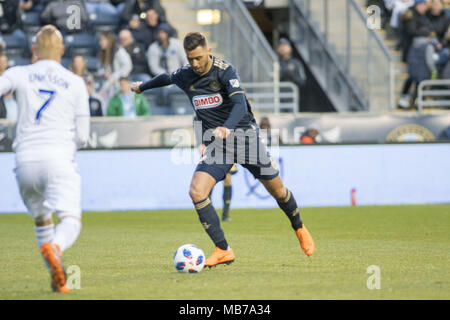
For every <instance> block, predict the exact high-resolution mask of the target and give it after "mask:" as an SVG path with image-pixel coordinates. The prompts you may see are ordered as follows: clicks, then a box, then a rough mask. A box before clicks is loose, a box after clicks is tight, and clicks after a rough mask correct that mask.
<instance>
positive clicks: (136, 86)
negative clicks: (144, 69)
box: [131, 81, 142, 93]
mask: <svg viewBox="0 0 450 320" xmlns="http://www.w3.org/2000/svg"><path fill="white" fill-rule="evenodd" d="M141 84H142V81H138V82H133V83H132V84H131V91H134V92H136V93H141V90H139V86H140V85H141Z"/></svg>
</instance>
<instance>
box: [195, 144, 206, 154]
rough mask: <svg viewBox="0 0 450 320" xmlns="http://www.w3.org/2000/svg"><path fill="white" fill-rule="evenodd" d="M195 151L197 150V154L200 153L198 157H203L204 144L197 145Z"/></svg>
mask: <svg viewBox="0 0 450 320" xmlns="http://www.w3.org/2000/svg"><path fill="white" fill-rule="evenodd" d="M197 150H198V152H200V155H204V154H205V151H206V146H205V144H203V143H202V144H201V145H199V146H198V147H197Z"/></svg>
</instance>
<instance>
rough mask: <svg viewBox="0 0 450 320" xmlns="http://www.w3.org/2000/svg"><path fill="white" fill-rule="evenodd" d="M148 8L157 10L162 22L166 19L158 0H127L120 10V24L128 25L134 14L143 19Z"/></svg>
mask: <svg viewBox="0 0 450 320" xmlns="http://www.w3.org/2000/svg"><path fill="white" fill-rule="evenodd" d="M149 8H153V9H155V10H156V11H157V12H158V15H159V17H160V20H161V21H162V22H165V21H166V11H165V10H164V8H163V6H161V4H160V2H159V0H128V1H126V4H125V6H124V8H123V11H122V24H123V25H128V24H129V22H130V20H132V18H133V17H135V16H137V17H139V18H140V19H142V20H145V17H146V15H147V13H146V12H147V10H148V9H149Z"/></svg>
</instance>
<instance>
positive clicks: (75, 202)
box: [14, 161, 81, 221]
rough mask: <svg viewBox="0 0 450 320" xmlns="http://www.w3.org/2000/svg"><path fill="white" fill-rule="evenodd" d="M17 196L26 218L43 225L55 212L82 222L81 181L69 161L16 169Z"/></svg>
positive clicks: (74, 166) (19, 166) (74, 164)
mask: <svg viewBox="0 0 450 320" xmlns="http://www.w3.org/2000/svg"><path fill="white" fill-rule="evenodd" d="M14 171H15V173H16V179H17V183H18V184H19V190H20V195H21V197H22V200H23V202H24V203H25V206H26V207H27V209H28V214H29V215H30V216H31V217H32V218H34V219H35V220H39V221H45V220H48V219H49V218H51V217H52V213H53V212H56V213H57V214H58V218H59V219H61V218H63V217H66V216H71V217H75V218H78V219H81V178H80V174H79V173H78V167H77V165H76V163H74V162H71V161H32V162H22V163H18V164H17V166H16V168H15V170H14Z"/></svg>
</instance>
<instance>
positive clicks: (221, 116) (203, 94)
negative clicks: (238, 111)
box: [170, 56, 257, 132]
mask: <svg viewBox="0 0 450 320" xmlns="http://www.w3.org/2000/svg"><path fill="white" fill-rule="evenodd" d="M212 59H213V64H212V67H211V69H210V70H209V71H208V73H206V74H204V75H202V76H200V75H198V74H197V73H195V72H194V70H193V69H192V67H191V66H190V65H185V66H184V67H182V68H180V69H178V70H177V71H175V72H173V73H172V74H171V75H170V79H171V82H172V83H173V84H176V85H177V86H178V87H180V88H181V89H182V90H183V91H184V92H185V93H186V94H187V95H188V96H189V99H190V101H191V104H192V106H193V107H194V110H195V114H196V118H197V120H199V121H202V127H203V132H205V131H206V130H208V129H215V128H217V127H221V126H223V124H224V123H225V122H226V121H227V119H228V117H229V116H230V113H231V110H232V109H233V106H234V103H233V102H232V101H231V99H230V97H231V96H233V95H235V94H238V93H244V89H242V87H241V82H240V80H239V77H238V75H237V72H236V69H235V68H234V67H233V66H232V65H231V64H229V63H228V62H226V61H224V60H222V59H218V58H216V57H214V56H213V57H212ZM245 100H246V103H247V111H248V112H247V114H246V115H245V116H244V117H243V118H242V119H241V120H240V121H239V123H238V124H237V126H236V128H242V129H249V128H255V127H257V125H256V121H255V118H254V116H253V113H252V111H251V107H250V104H249V102H248V100H247V99H245Z"/></svg>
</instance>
